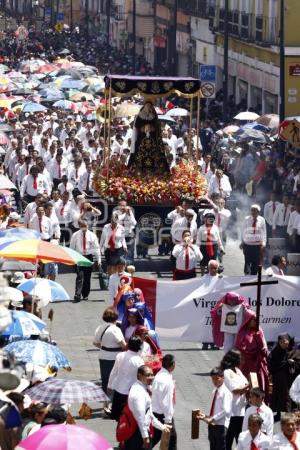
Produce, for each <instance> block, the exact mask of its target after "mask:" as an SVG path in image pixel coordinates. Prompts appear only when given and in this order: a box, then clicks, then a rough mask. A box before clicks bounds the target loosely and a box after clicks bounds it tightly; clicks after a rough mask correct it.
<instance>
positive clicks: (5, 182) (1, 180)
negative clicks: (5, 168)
mask: <svg viewBox="0 0 300 450" xmlns="http://www.w3.org/2000/svg"><path fill="white" fill-rule="evenodd" d="M1 134H2V133H0V144H1V145H3V144H2V142H1ZM8 142H10V141H9V140H8ZM0 189H8V190H9V189H17V188H16V186H15V185H14V183H13V182H12V181H10V179H9V178H8V177H7V176H5V175H0Z"/></svg>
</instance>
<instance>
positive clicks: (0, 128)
mask: <svg viewBox="0 0 300 450" xmlns="http://www.w3.org/2000/svg"><path fill="white" fill-rule="evenodd" d="M11 131H14V129H13V127H12V126H11V125H9V124H8V123H0V133H2V132H8V133H9V132H11Z"/></svg>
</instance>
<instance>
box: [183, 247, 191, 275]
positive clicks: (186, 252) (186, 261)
mask: <svg viewBox="0 0 300 450" xmlns="http://www.w3.org/2000/svg"><path fill="white" fill-rule="evenodd" d="M184 251H185V256H184V265H185V270H188V269H189V265H190V255H189V246H188V245H186V247H185V250H184Z"/></svg>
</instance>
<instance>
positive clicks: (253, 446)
mask: <svg viewBox="0 0 300 450" xmlns="http://www.w3.org/2000/svg"><path fill="white" fill-rule="evenodd" d="M250 450H259V448H258V447H256V445H255V443H254V441H251V447H250Z"/></svg>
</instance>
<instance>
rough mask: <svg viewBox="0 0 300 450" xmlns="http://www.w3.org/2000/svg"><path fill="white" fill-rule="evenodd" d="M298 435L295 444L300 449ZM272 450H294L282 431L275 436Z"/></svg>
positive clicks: (299, 435) (299, 437)
mask: <svg viewBox="0 0 300 450" xmlns="http://www.w3.org/2000/svg"><path fill="white" fill-rule="evenodd" d="M296 433H297V438H296V442H295V444H296V445H297V446H298V448H300V433H299V431H297V432H296ZM270 448H271V449H272V450H294V447H293V446H292V444H291V443H290V442H289V441H288V439H287V438H286V437H285V435H284V434H283V433H282V431H280V432H279V433H277V434H275V435H274V437H273V440H272V446H271V447H270Z"/></svg>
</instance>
